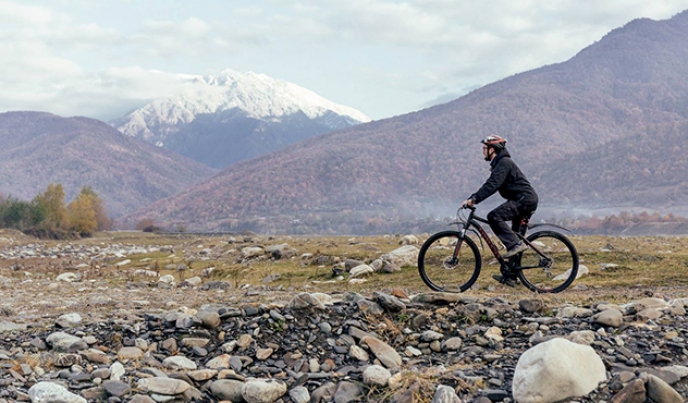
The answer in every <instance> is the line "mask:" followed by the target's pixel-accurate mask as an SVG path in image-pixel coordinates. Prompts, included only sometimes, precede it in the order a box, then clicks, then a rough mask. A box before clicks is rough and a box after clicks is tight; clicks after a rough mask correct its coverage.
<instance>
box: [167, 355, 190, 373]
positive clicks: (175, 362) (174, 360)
mask: <svg viewBox="0 0 688 403" xmlns="http://www.w3.org/2000/svg"><path fill="white" fill-rule="evenodd" d="M162 365H163V366H165V367H166V368H171V369H185V370H194V369H196V368H197V366H196V363H195V362H193V361H191V360H190V359H188V358H186V357H184V356H181V355H175V356H172V357H167V358H165V359H164V360H163V361H162Z"/></svg>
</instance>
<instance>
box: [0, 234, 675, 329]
mask: <svg viewBox="0 0 688 403" xmlns="http://www.w3.org/2000/svg"><path fill="white" fill-rule="evenodd" d="M4 236H5V237H6V238H8V237H13V238H14V239H15V245H16V244H17V243H19V244H21V243H34V244H36V243H45V244H48V245H51V246H55V245H57V244H60V243H62V244H64V243H66V242H59V241H38V240H35V239H31V238H28V237H22V236H17V234H4ZM427 236H428V234H425V235H421V236H418V237H419V239H420V241H421V242H423V241H424V240H425V239H426V238H427ZM227 238H228V237H227V236H224V237H223V236H217V237H205V236H196V235H190V234H187V235H182V236H165V235H156V234H148V233H140V232H110V233H102V234H97V236H95V237H94V238H90V239H85V240H79V241H71V242H69V243H71V244H79V243H83V244H88V245H99V246H104V245H108V244H122V245H142V246H143V245H168V246H171V247H172V248H173V249H174V253H169V252H154V253H149V254H140V255H133V256H128V257H126V259H129V260H131V262H130V263H129V264H127V265H125V266H122V267H119V266H116V265H115V264H116V263H117V262H119V261H122V260H124V259H108V260H98V261H94V262H90V261H87V263H89V265H90V266H89V268H88V269H85V270H84V269H80V271H81V272H82V274H83V276H84V281H88V282H90V284H92V289H94V291H98V288H99V287H100V288H104V287H107V289H108V290H109V291H107V292H106V295H108V296H113V295H119V296H121V298H124V299H127V300H131V299H132V296H131V295H127V294H126V292H129V293H131V292H132V291H126V292H125V291H124V290H125V289H126V287H127V285H129V284H131V283H132V282H139V283H144V284H148V285H149V286H148V288H147V289H143V290H141V291H140V293H141V296H139V295H134V297H136V298H140V299H146V298H148V299H149V300H151V302H152V303H153V302H156V301H157V300H159V299H160V298H154V297H150V294H155V293H159V292H160V291H158V289H157V288H155V284H156V279H155V278H151V277H141V276H137V277H134V275H133V273H134V271H135V270H137V269H147V270H151V271H155V272H158V273H159V274H160V275H166V274H171V275H172V276H174V277H175V279H176V280H177V282H181V281H182V280H184V279H188V278H191V277H194V276H200V277H203V276H202V273H203V271H204V270H205V269H207V268H210V267H214V268H215V271H214V272H213V273H212V275H211V276H210V277H203V281H204V282H207V281H211V280H223V281H228V282H230V283H232V284H233V285H234V287H235V288H240V287H242V286H243V285H246V284H249V285H251V286H253V287H261V288H264V289H266V290H273V291H280V290H282V291H285V292H287V293H295V292H301V291H307V292H316V291H317V292H327V293H344V292H347V291H354V292H359V293H362V294H364V295H370V294H372V293H373V292H374V291H384V292H391V291H392V290H393V289H394V288H399V289H401V290H403V291H404V292H406V293H407V294H408V295H413V294H417V293H420V292H427V291H430V290H429V289H428V288H427V287H426V286H425V284H424V283H423V282H422V281H421V279H420V277H419V275H418V271H417V268H416V267H415V266H407V267H403V268H402V271H401V272H397V273H392V274H384V273H378V274H373V275H371V276H369V277H368V278H367V279H366V280H367V281H366V282H364V283H362V284H353V283H350V282H349V281H348V278H347V277H346V273H344V276H345V278H344V279H343V280H337V279H336V278H334V277H333V270H332V269H333V267H334V266H337V265H338V264H341V263H342V262H344V260H345V259H358V260H362V261H365V262H368V263H369V262H371V261H372V260H374V259H376V258H378V257H380V255H382V254H383V253H386V252H389V251H392V250H394V249H396V248H398V247H399V246H400V245H399V240H400V239H401V236H371V237H355V238H352V237H350V236H337V237H330V236H328V237H318V236H311V237H296V236H295V237H289V236H275V237H266V236H262V237H261V238H260V239H259V240H258V241H256V242H252V243H242V242H238V243H235V244H230V243H228V242H227ZM237 238H241V239H238V241H242V240H243V238H242V237H237ZM571 239H572V241H573V243H574V244H575V246H576V248H577V249H578V252H579V255H580V262H581V264H582V265H585V266H587V267H588V269H589V270H590V275H588V276H585V277H583V278H580V279H578V280H576V282H575V283H574V285H573V286H572V287H570V288H569V289H568V290H566V291H564V292H563V293H560V294H555V295H540V296H538V298H542V299H544V300H545V301H547V302H550V303H551V304H563V303H575V304H586V303H593V302H599V301H608V302H614V303H623V302H627V301H629V300H632V299H637V298H639V297H643V296H647V295H667V296H671V297H677V296H683V295H681V293H682V292H683V291H682V289H683V288H685V284H686V283H688V276H687V275H686V269H687V268H688V267H687V266H688V238H686V237H607V236H572V237H571ZM282 243H286V244H288V245H289V247H291V248H294V249H296V251H297V253H296V256H294V257H292V258H289V259H281V260H273V259H270V258H269V257H267V256H263V257H261V258H258V259H253V260H250V261H244V262H242V259H241V257H240V254H241V248H243V247H245V246H251V245H260V246H264V247H265V246H269V245H277V244H282ZM5 246H8V245H7V244H5ZM418 246H420V245H418ZM0 247H3V245H0ZM203 249H209V250H211V253H210V254H209V255H208V256H209V257H208V258H205V257H203V256H201V255H199V253H198V252H199V251H201V250H203ZM482 253H483V258H484V259H483V261H484V264H483V271H482V273H481V275H480V278H479V279H478V282H477V283H476V286H475V287H474V289H472V290H470V291H469V293H471V294H480V295H484V296H501V297H508V298H509V299H521V298H532V297H534V296H535V294H533V293H532V292H530V291H528V290H527V289H526V288H525V287H517V288H508V287H505V286H502V285H499V284H497V283H495V282H494V281H493V280H492V279H491V274H493V273H497V272H498V267H497V265H496V264H490V260H491V259H490V256H488V254H489V251H488V250H487V249H485V250H483V252H482ZM304 254H310V255H312V256H313V257H312V258H303V257H302V256H303V255H304ZM322 256H329V257H331V261H329V262H328V263H326V264H320V265H318V264H317V263H314V262H315V261H316V260H317V258H318V257H322ZM337 262H340V263H337ZM18 263H20V264H21V268H19V269H17V267H16V265H17V264H18ZM78 263H80V262H79V261H71V260H70V259H69V258H59V259H40V258H32V259H22V260H21V261H17V260H3V261H0V275H2V276H5V277H9V278H12V279H14V280H15V282H13V283H12V285H7V286H5V287H4V289H5V290H8V291H10V292H9V293H8V294H6V295H9V296H10V297H11V296H12V295H13V293H14V294H18V293H19V291H18V290H15V289H14V288H16V284H17V283H19V282H20V280H23V279H25V278H27V277H26V276H28V275H30V277H29V278H31V280H33V284H35V285H36V287H42V288H40V289H39V291H40V292H41V293H44V294H46V295H47V296H49V295H52V293H54V294H62V293H64V292H65V289H68V288H69V287H67V286H63V285H60V288H59V289H58V290H54V291H51V290H46V289H45V281H46V280H51V279H54V278H55V277H56V276H57V275H58V274H60V273H62V272H64V268H65V267H68V266H75V265H76V264H78ZM610 264H611V265H615V266H612V267H608V268H606V269H605V270H602V268H603V267H605V266H608V265H610ZM170 265H171V266H170ZM180 265H181V266H183V267H184V269H183V270H179V269H178V266H180ZM168 267H172V268H168ZM27 273H29V274H27ZM270 274H279V275H280V276H281V277H280V278H279V279H278V280H276V281H273V282H270V283H263V282H262V280H263V279H265V278H266V277H267V276H268V275H270ZM41 281H43V283H41ZM31 284H32V283H31V282H29V283H27V287H31ZM41 284H42V285H41ZM576 285H584V286H585V287H586V289H585V290H579V289H577V287H576ZM75 287H78V286H75ZM110 290H122V291H110ZM27 291H31V290H30V289H29V290H27ZM173 291H174V292H175V296H174V298H175V300H178V301H179V303H187V304H195V303H198V304H200V303H207V302H212V301H213V300H217V299H218V298H224V299H227V295H225V296H222V295H220V294H217V293H211V292H202V291H199V290H198V289H187V290H179V289H175V290H173ZM74 294H78V293H74ZM237 294H241V292H239V293H237ZM263 294H265V293H263ZM276 294H279V292H277V293H276ZM27 298H28V297H27ZM75 298H78V297H76V296H75ZM91 298H97V295H96V296H93V295H91ZM258 298H263V299H264V300H267V299H268V298H269V295H268V294H265V295H261V296H260V297H258ZM276 298H279V297H276ZM284 298H287V297H284ZM134 299H135V298H134ZM237 300H238V301H241V300H242V297H241V296H239V297H237ZM243 300H245V299H243ZM9 301H10V300H9V299H8V303H10V302H9ZM46 301H50V299H46ZM81 304H82V303H79V302H72V303H71V305H70V304H66V303H65V304H61V303H60V302H54V303H47V302H46V303H45V305H44V306H43V307H44V308H45V309H52V310H59V309H62V310H66V309H70V308H77V307H78V306H81ZM83 304H86V303H83ZM161 304H162V302H161ZM115 306H116V305H110V306H108V305H106V306H103V310H107V309H110V310H112V309H114V307H115ZM391 330H392V329H391V328H390V331H391Z"/></svg>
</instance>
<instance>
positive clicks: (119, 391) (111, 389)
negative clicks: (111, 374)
mask: <svg viewBox="0 0 688 403" xmlns="http://www.w3.org/2000/svg"><path fill="white" fill-rule="evenodd" d="M103 388H104V389H105V390H106V391H107V393H109V394H110V395H111V396H117V397H122V396H124V395H126V394H127V393H129V392H130V391H131V388H130V387H129V384H126V383H124V382H122V381H112V380H110V381H105V382H103Z"/></svg>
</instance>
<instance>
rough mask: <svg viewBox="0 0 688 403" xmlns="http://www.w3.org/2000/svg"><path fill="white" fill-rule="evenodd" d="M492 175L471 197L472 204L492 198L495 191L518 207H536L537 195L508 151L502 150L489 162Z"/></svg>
mask: <svg viewBox="0 0 688 403" xmlns="http://www.w3.org/2000/svg"><path fill="white" fill-rule="evenodd" d="M490 170H491V171H492V173H491V174H490V177H489V178H488V179H487V181H486V182H485V184H483V185H482V186H481V187H480V189H478V191H477V192H475V193H473V194H472V195H471V197H470V198H471V199H472V200H473V203H474V204H478V203H480V202H481V201H483V200H485V199H487V198H488V197H490V196H492V195H493V194H494V193H495V192H496V191H499V194H500V195H501V196H502V197H503V198H505V199H507V200H513V201H515V202H516V203H518V204H519V205H528V206H533V205H534V206H533V210H534V209H535V207H537V203H538V195H537V193H536V192H535V189H533V187H532V186H531V185H530V182H528V179H527V178H526V176H525V175H524V174H523V172H521V170H520V169H519V168H518V166H517V165H516V163H515V162H514V161H513V160H512V159H511V155H510V154H509V151H507V150H506V149H504V150H503V151H502V152H500V153H499V154H498V155H497V156H496V157H494V159H492V161H491V162H490Z"/></svg>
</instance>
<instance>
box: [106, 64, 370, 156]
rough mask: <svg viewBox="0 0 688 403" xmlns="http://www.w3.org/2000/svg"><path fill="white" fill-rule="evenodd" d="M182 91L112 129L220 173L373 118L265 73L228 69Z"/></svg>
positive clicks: (191, 81) (192, 80) (190, 80)
mask: <svg viewBox="0 0 688 403" xmlns="http://www.w3.org/2000/svg"><path fill="white" fill-rule="evenodd" d="M180 80H184V81H185V82H184V84H183V85H182V87H181V88H182V89H181V91H180V92H179V93H178V94H177V95H176V96H174V97H171V98H166V99H159V100H155V101H153V102H151V103H149V104H147V105H145V106H143V107H142V108H140V109H137V110H135V111H133V112H131V113H129V114H127V115H126V116H124V117H122V118H119V119H116V120H114V121H112V122H110V124H111V125H112V126H114V127H115V128H117V129H118V130H119V131H121V132H122V133H124V134H126V135H129V136H133V137H138V138H141V139H143V140H146V141H148V142H150V143H153V144H156V145H157V146H160V147H164V148H167V149H170V150H172V151H175V152H178V153H180V154H182V155H185V156H188V157H191V158H193V159H195V160H197V161H200V162H203V163H205V164H207V165H209V166H212V167H215V168H224V167H227V166H229V165H231V164H232V163H234V162H237V161H240V160H244V159H248V158H251V157H254V156H257V155H260V154H264V153H267V152H270V151H274V150H276V149H278V148H281V147H283V146H286V145H289V144H292V143H294V142H296V141H300V140H303V139H306V138H308V137H311V136H314V135H317V134H322V133H325V132H328V131H331V130H336V129H342V128H345V127H349V126H352V125H356V124H359V123H364V122H368V121H370V118H368V117H367V116H366V115H364V114H363V113H361V112H359V111H357V110H355V109H353V108H349V107H346V106H342V105H338V104H336V103H334V102H331V101H328V100H327V99H325V98H323V97H321V96H319V95H317V94H315V93H314V92H312V91H310V90H307V89H305V88H303V87H299V86H298V85H296V84H292V83H289V82H286V81H282V80H277V79H274V78H271V77H268V76H266V75H264V74H256V73H252V72H248V73H239V72H236V71H232V70H224V71H222V72H221V73H220V74H218V75H217V76H204V77H201V76H180Z"/></svg>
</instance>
